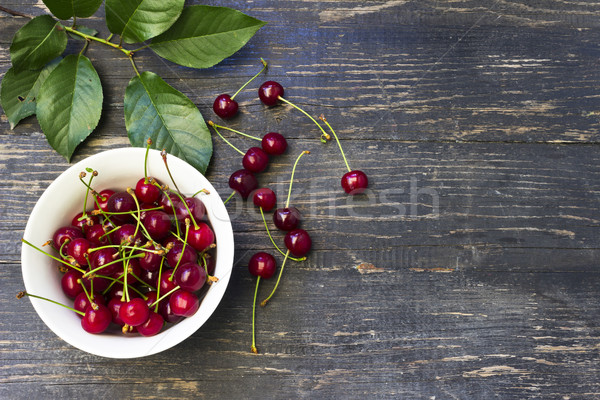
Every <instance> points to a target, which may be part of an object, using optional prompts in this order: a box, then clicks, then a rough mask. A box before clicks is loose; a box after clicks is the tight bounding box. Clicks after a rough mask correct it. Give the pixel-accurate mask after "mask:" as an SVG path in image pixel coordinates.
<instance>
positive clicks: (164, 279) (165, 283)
mask: <svg viewBox="0 0 600 400" xmlns="http://www.w3.org/2000/svg"><path fill="white" fill-rule="evenodd" d="M172 275H173V269H167V270H165V271H163V272H162V274H161V275H160V292H161V293H162V294H165V293H169V292H170V291H171V290H173V289H175V287H176V286H177V285H176V284H175V282H174V281H173V280H171V276H172Z"/></svg>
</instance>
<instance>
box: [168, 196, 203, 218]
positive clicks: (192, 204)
mask: <svg viewBox="0 0 600 400" xmlns="http://www.w3.org/2000/svg"><path fill="white" fill-rule="evenodd" d="M184 200H185V203H184V202H182V201H180V202H179V203H178V204H177V206H176V207H175V215H176V216H177V220H178V221H184V220H185V219H186V218H189V216H190V213H189V212H188V208H189V210H190V211H191V212H192V216H193V217H194V221H196V222H200V221H201V220H202V218H204V215H205V214H206V207H204V203H202V201H201V200H200V199H198V198H196V197H186V198H185V199H184ZM186 206H187V208H186Z"/></svg>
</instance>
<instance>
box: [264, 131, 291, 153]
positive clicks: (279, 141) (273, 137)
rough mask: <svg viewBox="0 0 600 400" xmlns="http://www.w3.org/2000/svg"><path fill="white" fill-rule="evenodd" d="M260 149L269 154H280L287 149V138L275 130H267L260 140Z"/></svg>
mask: <svg viewBox="0 0 600 400" xmlns="http://www.w3.org/2000/svg"><path fill="white" fill-rule="evenodd" d="M261 146H262V149H263V150H264V151H265V152H266V153H267V154H271V155H281V154H283V153H285V150H286V149H287V140H285V137H284V136H283V135H282V134H280V133H277V132H269V133H267V134H266V135H265V136H263V138H262V140H261Z"/></svg>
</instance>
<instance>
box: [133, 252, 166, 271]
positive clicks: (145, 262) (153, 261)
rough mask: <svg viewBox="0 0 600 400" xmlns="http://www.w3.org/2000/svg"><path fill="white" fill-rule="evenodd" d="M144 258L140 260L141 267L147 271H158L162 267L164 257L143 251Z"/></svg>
mask: <svg viewBox="0 0 600 400" xmlns="http://www.w3.org/2000/svg"><path fill="white" fill-rule="evenodd" d="M142 254H144V257H140V258H138V259H137V260H138V262H139V264H140V267H141V268H143V269H144V270H146V271H156V270H158V267H160V261H161V260H162V256H161V255H160V254H158V253H155V252H151V251H143V253H142Z"/></svg>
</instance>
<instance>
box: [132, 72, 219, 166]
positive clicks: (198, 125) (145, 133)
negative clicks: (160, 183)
mask: <svg viewBox="0 0 600 400" xmlns="http://www.w3.org/2000/svg"><path fill="white" fill-rule="evenodd" d="M124 103H125V127H126V128H127V134H128V135H129V141H130V142H131V144H132V145H133V146H136V147H145V146H146V142H147V140H148V138H151V139H152V142H153V143H152V147H153V148H155V149H158V150H162V149H165V150H167V152H168V153H169V154H173V155H174V156H177V157H179V158H181V159H183V160H186V161H187V162H188V163H190V164H191V165H193V166H194V167H195V168H196V169H198V170H199V171H200V172H202V173H205V172H206V168H207V167H208V164H209V162H210V158H211V156H212V140H211V136H210V132H209V131H208V127H207V126H206V124H205V122H204V118H202V115H201V114H200V111H198V108H197V107H196V106H195V105H194V103H193V102H192V101H191V100H190V99H189V98H187V97H186V96H185V95H184V94H183V93H181V92H179V91H178V90H176V89H174V88H173V87H171V86H170V85H169V84H168V83H166V82H165V81H163V80H162V79H161V78H160V77H159V76H158V75H156V74H155V73H153V72H148V71H146V72H143V73H142V74H141V75H139V76H135V77H134V78H133V79H131V81H129V85H128V86H127V89H126V90H125V100H124Z"/></svg>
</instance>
